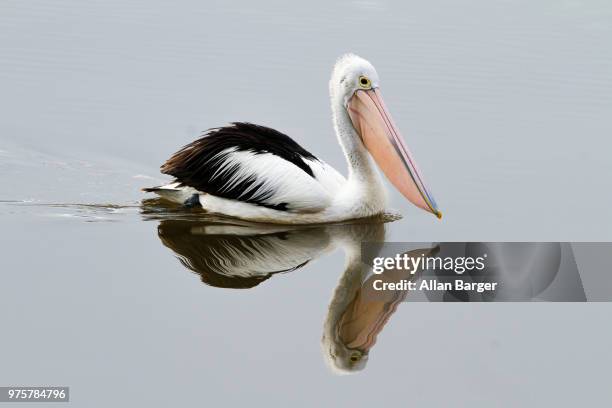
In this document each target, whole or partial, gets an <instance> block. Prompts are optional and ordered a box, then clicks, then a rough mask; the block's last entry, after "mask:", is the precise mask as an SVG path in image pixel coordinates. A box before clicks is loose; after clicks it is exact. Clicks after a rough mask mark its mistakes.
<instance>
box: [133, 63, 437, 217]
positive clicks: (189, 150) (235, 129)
mask: <svg viewBox="0 0 612 408" xmlns="http://www.w3.org/2000/svg"><path fill="white" fill-rule="evenodd" d="M329 90H330V97H331V107H332V114H333V124H334V129H335V132H336V136H337V138H338V142H339V143H340V146H341V147H342V150H343V152H344V155H345V157H346V160H347V163H348V176H347V177H346V178H345V177H344V176H342V175H341V174H340V173H339V172H338V171H337V170H335V169H334V168H333V167H331V166H330V165H328V164H327V163H325V162H324V161H323V160H321V159H319V158H317V157H316V156H314V155H313V154H312V153H310V152H309V151H307V150H305V149H304V148H303V147H301V146H300V145H299V144H297V143H296V142H295V141H294V140H292V139H291V138H290V137H289V136H287V135H285V134H283V133H281V132H279V131H277V130H274V129H271V128H268V127H264V126H259V125H255V124H252V123H246V122H235V123H232V124H231V125H229V126H225V127H220V128H214V129H211V130H209V131H207V132H206V133H205V134H204V136H203V137H202V138H200V139H198V140H196V141H194V142H193V143H191V144H188V145H187V146H184V147H183V148H182V149H180V150H179V151H178V152H176V153H175V154H174V155H173V156H172V157H170V159H168V160H167V161H166V163H165V164H163V165H162V166H161V172H162V173H164V174H167V175H170V176H172V177H174V178H175V180H174V181H173V182H171V183H170V184H167V185H163V186H158V187H152V188H145V189H143V191H145V192H153V193H156V194H158V195H159V196H161V197H162V198H165V199H167V200H170V201H173V202H175V203H179V204H184V205H186V206H201V207H202V208H203V209H204V210H205V211H206V212H210V213H215V214H221V215H224V216H229V217H234V218H240V219H244V220H249V221H256V222H265V223H276V224H318V223H331V222H341V221H346V220H354V219H360V218H368V217H376V216H380V215H381V214H384V213H385V210H386V194H385V189H384V187H383V184H382V180H381V178H380V175H379V173H378V171H377V170H376V168H375V166H374V164H373V160H374V161H375V162H376V163H377V164H378V166H379V167H380V169H381V170H382V171H383V173H384V174H385V175H386V177H387V178H388V179H389V181H390V182H391V183H392V184H393V185H394V186H395V188H397V190H399V192H400V193H401V194H402V195H404V196H405V197H406V198H407V199H408V200H409V201H411V202H412V203H413V204H414V205H416V206H417V207H420V208H422V209H424V210H426V211H429V212H431V213H433V214H434V215H436V216H437V217H438V218H441V217H442V213H441V212H440V210H439V209H438V206H437V204H436V202H435V200H434V198H433V196H432V195H431V193H430V191H429V190H428V189H427V187H426V185H425V183H424V181H423V177H422V176H421V173H420V172H419V170H418V168H417V165H416V163H415V161H414V159H413V158H412V155H411V153H410V151H409V150H408V148H407V147H406V143H405V142H404V140H403V139H402V136H401V135H400V133H399V131H398V129H397V126H396V125H395V124H394V122H393V120H392V118H391V115H390V114H389V111H388V110H387V108H386V106H385V104H384V102H383V98H382V96H381V92H380V81H379V77H378V74H377V73H376V70H375V69H374V67H373V66H372V64H371V63H370V62H368V61H366V60H365V59H363V58H361V57H359V56H357V55H354V54H347V55H344V56H342V57H341V58H340V59H339V60H338V61H337V62H336V64H335V66H334V69H333V72H332V76H331V80H330V82H329ZM372 159H373V160H372Z"/></svg>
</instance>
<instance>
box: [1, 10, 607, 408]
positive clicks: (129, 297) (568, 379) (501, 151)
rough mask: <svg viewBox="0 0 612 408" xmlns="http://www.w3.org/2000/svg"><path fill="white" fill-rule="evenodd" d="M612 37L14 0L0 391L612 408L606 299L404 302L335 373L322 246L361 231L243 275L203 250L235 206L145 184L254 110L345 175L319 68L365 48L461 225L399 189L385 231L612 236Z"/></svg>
mask: <svg viewBox="0 0 612 408" xmlns="http://www.w3.org/2000/svg"><path fill="white" fill-rule="evenodd" d="M611 42H612V5H611V4H610V3H609V2H607V1H597V0H591V1H579V0H567V1H552V0H544V1H539V2H529V1H522V0H505V1H485V0H474V1H468V2H455V1H450V0H435V1H429V2H412V1H408V2H391V1H384V0H371V1H348V0H347V1H337V2H333V3H330V2H323V1H310V2H301V3H294V2H292V3H291V4H289V3H288V2H281V1H274V2H249V1H237V2H221V1H205V2H201V1H200V2H196V1H192V0H186V1H178V2H160V1H148V2H144V1H129V2H126V1H121V2H120V1H104V2H102V1H90V2H79V1H73V0H58V1H54V2H45V1H37V0H31V1H13V0H6V1H3V2H2V3H0V112H1V114H0V186H1V190H0V226H1V227H2V233H1V234H0V254H1V256H0V271H1V272H0V322H2V329H1V330H0V386H8V385H31V386H34V385H41V386H42V385H66V386H70V387H71V392H70V396H71V404H72V405H73V406H87V407H93V406H100V407H102V406H150V407H156V406H160V407H161V406H169V405H177V406H193V405H196V404H199V405H210V406H243V405H245V404H251V405H254V406H263V405H264V404H266V405H270V404H273V405H281V404H282V405H286V404H291V405H293V406H313V405H315V404H316V405H323V406H344V405H349V404H350V405H352V406H368V405H373V404H380V403H381V402H383V401H384V402H385V403H387V404H394V405H397V404H402V405H416V406H432V407H436V406H448V405H450V404H454V405H458V406H482V407H489V406H507V407H512V406H532V405H541V406H558V407H562V406H576V405H577V404H586V405H594V406H603V405H609V404H610V402H612V392H611V391H610V388H609V386H608V383H609V376H610V366H611V364H612V353H610V349H609V344H610V342H611V341H612V330H611V329H610V324H609V320H610V312H611V311H612V308H611V307H610V305H609V304H607V303H599V304H596V303H587V304H563V303H562V304H527V303H517V304H503V303H500V304H456V303H453V304H444V303H440V304H435V303H404V304H401V305H399V307H398V308H397V310H396V311H395V313H393V315H392V316H391V317H390V318H389V320H388V322H387V323H386V324H385V326H384V328H383V330H382V331H381V332H380V333H379V334H378V336H377V339H376V344H375V345H374V346H373V347H372V348H371V350H370V352H369V357H368V361H367V365H366V366H365V368H363V369H362V370H361V371H359V372H357V373H355V374H353V375H349V376H338V375H337V374H336V373H335V372H334V370H331V369H330V368H329V367H328V364H327V363H328V362H327V361H326V355H325V354H326V350H325V347H324V346H322V341H321V338H322V337H323V336H324V333H325V330H326V326H325V322H326V321H327V319H328V318H329V316H330V310H331V311H332V312H333V310H332V309H331V308H330V307H329V306H330V302H331V301H332V299H335V296H336V295H337V293H336V288H337V287H339V285H341V284H342V282H343V280H342V277H343V276H345V275H343V272H344V268H345V255H344V252H343V251H342V249H341V248H336V249H335V250H333V251H332V250H330V251H326V250H324V249H323V245H321V248H319V246H317V245H319V243H321V242H323V241H322V240H328V241H329V242H334V237H335V236H337V235H334V234H342V233H344V232H342V231H340V232H338V231H318V232H316V233H315V232H313V231H310V232H295V233H294V232H292V234H297V236H298V238H299V239H303V241H300V242H303V248H302V247H300V248H302V249H304V250H305V251H306V249H307V250H308V251H311V252H308V253H306V254H305V255H304V259H305V260H308V259H312V260H311V261H309V262H307V263H306V264H304V265H303V266H301V267H299V268H297V269H295V270H291V269H292V268H285V269H286V271H285V272H280V273H275V274H272V275H269V276H268V275H266V274H265V273H263V272H262V275H261V276H258V277H256V278H254V280H249V281H248V282H247V281H244V280H241V281H240V282H238V281H236V280H233V281H231V282H229V283H228V282H227V281H226V280H223V279H216V280H215V279H212V278H211V277H210V276H202V275H201V274H198V273H197V269H198V268H197V265H196V264H194V263H193V262H196V263H197V260H196V261H194V260H193V257H192V258H189V257H188V256H186V254H187V255H188V254H189V253H188V252H185V250H186V249H185V248H192V247H191V246H189V245H190V244H194V243H195V245H196V247H195V249H196V250H198V251H201V250H202V248H201V247H198V245H199V244H200V243H201V242H204V241H200V238H202V239H206V238H207V236H206V234H207V233H206V230H207V228H208V229H209V230H210V225H211V224H214V223H215V222H216V221H218V220H214V219H208V218H206V217H204V218H202V217H201V216H200V215H198V214H191V213H188V214H186V213H184V212H182V211H181V210H177V209H175V208H166V207H163V206H159V205H157V204H155V203H152V204H151V203H149V204H147V203H145V204H143V203H142V202H141V200H142V199H144V198H146V196H145V195H143V194H142V193H141V192H140V191H139V189H140V188H141V187H147V186H151V185H155V184H157V183H159V182H160V181H163V180H165V178H164V176H162V175H160V174H159V171H158V169H159V165H160V164H161V163H163V161H164V160H165V159H166V158H168V157H169V155H170V154H172V153H173V152H174V151H176V150H177V149H178V148H180V147H181V146H183V145H185V144H186V143H189V142H190V141H192V140H193V139H195V138H197V137H198V136H199V135H200V134H201V132H202V131H204V130H206V129H208V128H211V127H215V126H220V125H224V124H226V123H227V122H230V121H238V120H239V121H250V122H254V123H259V124H264V125H267V126H271V127H274V128H276V129H278V130H281V131H283V132H285V133H287V134H289V135H290V136H292V137H293V138H294V139H295V140H297V141H298V142H299V143H300V144H302V145H303V146H304V147H305V148H307V149H308V150H310V151H312V152H313V153H314V154H316V155H318V156H319V157H321V158H323V159H324V160H325V161H327V162H328V163H329V164H331V165H333V166H334V167H336V168H338V169H339V170H341V171H345V163H344V158H343V156H342V152H341V150H340V148H339V146H338V144H337V142H336V139H335V136H334V134H333V130H332V127H331V118H330V108H329V101H328V89H327V81H328V79H329V75H330V73H331V67H332V66H333V63H334V61H335V59H336V58H337V57H338V56H340V55H341V54H343V53H345V52H349V51H350V52H355V53H357V54H359V55H361V56H363V57H365V58H367V59H369V60H370V61H371V62H372V63H373V64H374V65H375V66H376V68H377V70H378V73H379V75H380V77H381V81H382V84H381V91H382V93H383V95H385V100H386V103H387V105H388V107H389V109H390V111H391V113H392V115H393V116H394V119H395V121H396V122H397V125H398V126H399V128H400V129H401V130H402V132H403V134H404V136H405V138H406V139H407V142H408V145H409V146H410V148H411V150H412V151H413V153H414V155H415V158H416V159H417V161H418V163H419V165H420V167H421V170H422V172H423V173H424V175H425V177H426V179H427V181H428V184H429V185H430V187H431V190H432V191H433V193H434V195H435V197H436V200H437V202H438V204H439V206H440V208H441V210H442V211H443V213H444V218H443V219H442V220H441V221H438V220H437V219H436V218H435V217H433V216H432V215H431V214H427V213H425V212H423V211H420V210H418V209H416V208H414V207H412V206H411V205H410V204H409V203H407V202H405V200H403V199H402V197H401V196H400V195H399V194H398V193H396V192H395V191H393V190H392V189H389V198H390V202H391V204H392V207H393V208H394V209H395V210H397V211H399V212H401V213H402V214H403V216H404V217H403V218H402V219H401V220H398V221H395V222H391V223H387V224H385V225H384V226H382V227H381V228H382V229H383V230H384V231H383V232H381V231H379V230H377V232H376V233H377V234H381V233H384V237H385V239H386V240H389V241H415V242H427V241H469V240H479V241H496V240H499V241H610V240H612V213H611V212H610V211H609V209H610V208H611V207H612V189H610V188H609V186H610V176H611V175H612V160H610V152H611V151H612V139H611V137H610V135H612V114H611V113H612V112H611V107H612V77H611V75H610V73H611V72H612V48H611V47H610V43H611ZM185 225H186V227H185ZM184 227H185V228H187V230H186V231H189V233H188V235H190V236H191V235H192V236H193V237H195V238H193V237H192V238H189V239H187V241H186V243H185V242H183V241H181V242H183V244H181V243H180V242H179V241H178V240H179V238H181V239H182V238H184V236H185V235H184V234H183V233H182V232H181V231H183V229H182V228H184ZM202 230H203V231H205V232H204V233H202V232H201V231H202ZM212 230H213V231H216V230H214V229H212ZM202 234H203V235H204V236H203V237H202ZM273 234H277V235H274V237H282V236H283V235H282V233H281V232H274V233H273ZM278 234H280V235H278ZM300 234H302V235H300ZM221 235H223V234H221ZM177 242H179V243H177ZM291 242H293V241H291ZM324 242H327V241H324ZM315 244H317V245H315ZM186 245H187V246H186ZM207 245H208V244H207ZM207 245H204V247H205V248H210V245H208V246H207ZM300 248H297V249H300ZM294 249H295V248H294ZM577 256H578V255H577ZM309 257H310V258H309ZM190 259H191V261H190ZM181 261H182V262H181ZM577 261H578V262H579V261H580V259H577ZM190 262H191V263H190ZM277 270H279V269H277ZM209 278H210V279H209ZM245 282H246V283H245ZM237 286H241V287H242V288H237ZM585 289H587V288H585Z"/></svg>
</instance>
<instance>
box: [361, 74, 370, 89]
mask: <svg viewBox="0 0 612 408" xmlns="http://www.w3.org/2000/svg"><path fill="white" fill-rule="evenodd" d="M359 87H360V88H361V89H370V88H371V87H372V81H370V79H369V78H368V77H365V76H363V75H362V76H360V77H359Z"/></svg>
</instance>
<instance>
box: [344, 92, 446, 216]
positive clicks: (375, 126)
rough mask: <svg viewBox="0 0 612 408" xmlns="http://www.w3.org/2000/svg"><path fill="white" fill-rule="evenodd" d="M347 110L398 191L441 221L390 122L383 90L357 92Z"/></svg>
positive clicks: (360, 134)
mask: <svg viewBox="0 0 612 408" xmlns="http://www.w3.org/2000/svg"><path fill="white" fill-rule="evenodd" d="M347 108H348V113H349V116H350V117H351V121H352V122H353V127H354V128H355V130H356V131H357V133H358V134H359V136H361V140H362V142H363V144H364V145H365V147H366V149H368V151H369V152H370V154H371V155H372V157H373V158H374V160H375V161H376V163H377V164H378V166H379V167H380V168H381V170H382V171H383V173H385V175H386V176H387V178H388V179H389V181H390V182H391V183H392V184H393V185H394V186H395V188H397V189H398V190H399V192H400V193H402V194H403V195H404V197H406V198H407V199H408V200H410V202H412V203H413V204H414V205H416V206H417V207H421V208H422V209H424V210H426V211H429V212H431V213H433V214H434V215H435V216H436V217H438V218H442V213H441V212H440V210H439V209H438V206H437V205H436V201H435V200H434V198H433V196H432V195H431V193H430V192H429V190H428V189H427V187H426V186H425V182H424V181H423V177H422V176H421V173H420V171H419V170H418V167H417V165H416V162H415V161H414V159H413V158H412V154H411V153H410V151H409V150H408V148H407V147H406V143H405V142H404V140H403V139H402V135H401V134H400V132H399V130H398V129H397V127H396V126H395V124H394V123H393V119H391V115H390V114H389V111H388V110H387V108H386V106H385V103H384V102H383V99H382V96H381V94H380V91H379V90H378V89H368V90H361V89H360V90H358V91H356V92H355V93H354V94H353V96H352V97H351V99H350V101H349V103H348V107H347Z"/></svg>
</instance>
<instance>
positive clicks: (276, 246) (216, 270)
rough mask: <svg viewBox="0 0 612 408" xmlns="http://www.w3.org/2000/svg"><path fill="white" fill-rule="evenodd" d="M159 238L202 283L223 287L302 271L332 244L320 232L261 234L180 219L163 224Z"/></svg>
mask: <svg viewBox="0 0 612 408" xmlns="http://www.w3.org/2000/svg"><path fill="white" fill-rule="evenodd" d="M241 228H242V229H241ZM158 234H159V237H160V239H161V240H162V242H163V244H164V245H165V246H167V247H168V248H170V249H171V250H172V251H174V253H175V254H176V256H177V257H178V258H179V260H180V262H181V263H182V264H183V265H184V266H185V267H187V268H188V269H190V270H192V271H194V272H195V273H197V274H199V275H200V276H201V278H202V282H204V283H206V284H208V285H211V286H217V287H225V288H251V287H254V286H257V285H259V284H260V283H261V282H263V281H265V280H266V279H268V278H270V277H271V276H272V275H273V274H275V273H279V272H288V271H293V270H296V269H298V268H301V267H302V266H304V265H305V264H306V263H308V262H309V261H310V260H312V259H314V258H316V257H318V256H319V254H320V253H321V252H322V251H323V250H324V249H325V248H326V247H327V245H328V243H329V237H328V236H327V234H326V233H325V230H324V229H321V228H312V229H306V230H290V231H274V232H270V233H262V231H258V230H251V231H250V230H249V228H248V227H238V226H219V225H210V224H205V223H194V222H192V221H177V220H166V221H162V222H161V223H160V225H159V227H158ZM249 234H251V235H249Z"/></svg>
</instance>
